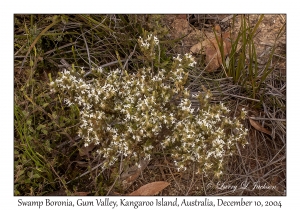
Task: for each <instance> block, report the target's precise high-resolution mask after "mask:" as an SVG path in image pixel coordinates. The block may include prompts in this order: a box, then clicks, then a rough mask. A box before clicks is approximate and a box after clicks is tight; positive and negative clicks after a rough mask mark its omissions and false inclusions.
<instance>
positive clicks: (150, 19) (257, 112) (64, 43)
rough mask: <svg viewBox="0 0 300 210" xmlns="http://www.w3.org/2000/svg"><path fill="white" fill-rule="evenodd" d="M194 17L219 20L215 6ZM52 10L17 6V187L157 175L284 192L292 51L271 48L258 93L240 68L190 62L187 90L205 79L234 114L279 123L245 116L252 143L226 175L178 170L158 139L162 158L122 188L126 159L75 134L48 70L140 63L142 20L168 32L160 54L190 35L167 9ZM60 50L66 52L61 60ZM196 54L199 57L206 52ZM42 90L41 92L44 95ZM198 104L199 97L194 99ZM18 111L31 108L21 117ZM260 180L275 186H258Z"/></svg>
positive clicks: (40, 188) (187, 182)
mask: <svg viewBox="0 0 300 210" xmlns="http://www.w3.org/2000/svg"><path fill="white" fill-rule="evenodd" d="M189 17H190V19H191V21H190V22H191V23H193V24H194V26H195V27H198V28H201V27H202V28H203V27H207V26H208V25H210V26H211V25H212V24H213V23H215V21H217V18H218V16H217V15H216V16H215V17H216V18H213V16H211V15H210V16H206V18H207V17H209V20H210V21H208V22H207V21H206V20H205V16H196V15H195V16H189ZM52 19H53V15H16V16H15V25H16V27H15V108H17V109H18V111H16V110H15V194H16V195H18V194H20V195H45V194H47V193H48V195H49V193H51V195H59V194H66V193H67V194H68V195H74V194H76V192H88V193H89V194H90V195H107V194H110V195H112V194H116V193H122V194H127V193H130V192H132V191H134V190H136V189H137V188H138V187H140V186H143V185H145V184H147V183H150V182H153V181H167V182H169V183H170V186H168V187H167V188H166V189H164V190H163V191H162V192H161V195H257V196H258V195H284V193H285V190H286V76H285V73H284V72H283V71H282V66H285V54H284V53H283V54H280V52H279V53H278V52H276V53H275V54H274V55H272V57H271V58H270V59H271V62H270V65H271V67H272V68H273V71H272V72H270V74H268V75H267V77H266V78H265V80H264V81H263V83H262V85H261V86H260V88H259V89H257V91H256V94H255V97H253V94H252V92H251V91H250V92H249V88H247V86H244V85H241V84H239V83H236V82H235V80H234V79H233V78H232V77H225V76H224V74H223V73H224V71H223V70H219V71H216V72H214V73H207V72H205V71H204V66H203V64H201V63H200V64H199V66H198V67H197V68H196V69H195V70H193V71H192V72H190V77H189V83H188V89H189V90H191V91H192V92H196V91H202V89H201V85H204V86H205V87H206V88H209V89H210V90H211V91H212V93H213V101H212V102H213V103H219V102H223V103H226V104H227V105H228V106H229V107H230V108H231V110H232V113H231V114H232V116H237V115H238V114H239V112H240V110H241V108H243V107H245V108H246V110H248V111H249V118H251V119H253V120H256V121H257V122H258V123H259V124H260V125H262V126H263V127H264V128H266V129H268V130H269V131H271V135H268V134H265V133H262V132H261V131H259V130H257V129H255V128H254V127H253V126H251V125H250V123H249V119H247V120H246V121H245V122H244V123H245V126H246V127H247V128H248V129H249V136H248V142H249V144H248V146H247V147H245V148H241V147H239V150H238V154H236V155H235V156H233V157H230V160H231V161H230V162H229V163H228V165H227V168H226V173H225V174H224V176H222V177H221V179H220V180H216V179H215V178H212V176H210V175H209V174H208V176H204V175H196V174H195V172H194V168H193V167H191V168H189V169H188V170H187V171H186V172H185V173H182V172H181V173H179V172H177V170H176V169H175V167H174V164H173V161H172V159H170V157H169V155H167V154H165V153H164V152H163V151H161V150H160V149H159V148H157V150H156V151H155V155H154V158H153V159H152V160H151V161H150V163H148V165H147V167H145V169H144V170H143V171H142V173H141V175H140V176H139V178H138V179H136V180H135V181H134V183H133V184H132V185H131V186H129V187H128V188H126V189H123V188H122V186H121V184H120V183H119V181H118V180H117V178H116V177H118V176H119V175H120V173H119V170H118V169H116V168H112V169H111V170H106V171H101V170H100V168H99V166H100V165H101V161H100V160H99V159H98V158H97V156H96V154H95V153H94V151H93V150H91V151H88V152H86V153H85V154H86V155H79V150H82V143H81V142H80V139H78V138H77V137H76V125H77V123H78V110H70V109H68V108H66V107H64V105H63V103H62V102H61V99H60V98H58V97H53V96H52V95H50V94H49V92H48V91H49V89H48V86H47V85H46V83H48V82H49V73H50V74H51V77H53V78H55V75H56V74H57V72H58V71H59V70H60V69H61V68H66V67H69V68H72V66H73V67H84V69H85V70H86V71H87V72H88V71H89V70H90V69H91V68H92V67H94V68H96V67H99V66H102V67H103V66H105V67H106V68H107V71H109V70H110V69H115V68H117V67H119V66H124V67H125V68H127V69H128V71H131V70H132V69H136V68H140V67H142V66H143V60H142V59H140V57H139V56H140V55H141V54H140V53H139V49H137V48H136V43H135V39H136V38H137V37H138V36H139V35H140V34H141V33H142V31H143V29H146V30H149V31H155V32H156V33H157V34H158V35H159V37H160V39H161V40H163V42H162V45H161V49H162V53H161V55H160V56H161V63H164V62H168V59H167V58H168V57H169V56H171V57H172V56H174V55H176V54H177V53H178V52H177V51H176V49H178V45H180V44H182V43H181V42H180V40H171V39H170V36H169V35H168V27H169V26H168V25H164V23H165V22H164V21H163V19H161V17H159V16H157V15H154V16H151V15H67V16H65V15H60V16H58V17H56V19H55V21H54V23H55V24H52V25H51V20H52ZM157 22H158V23H159V24H157ZM181 47H184V46H181ZM62 59H64V62H61V60H62ZM198 59H199V61H200V62H201V59H202V58H201V57H199V58H198ZM68 65H69V66H68ZM246 85H248V84H246ZM249 85H251V84H249ZM26 96H28V97H26ZM41 96H42V98H43V100H40V98H41ZM193 106H194V107H197V106H198V105H197V103H196V102H194V103H193ZM17 113H23V114H24V116H23V115H20V118H16V114H17ZM26 113H27V114H26ZM29 121H30V122H31V124H30V126H29V124H28V122H29ZM25 125H26V126H25ZM40 125H42V126H40ZM43 125H44V126H46V127H43ZM38 126H40V127H39V130H38V132H34V131H31V130H30V129H33V130H37V128H38ZM25 128H26V129H27V130H26V133H25V132H24V129H25ZM28 129H29V130H28ZM20 133H22V135H20ZM22 136H23V137H25V138H24V139H27V143H28V144H29V145H31V146H32V151H28V149H26V148H28V147H26V148H25V145H24V141H23V140H22ZM28 137H30V138H28ZM45 140H46V141H45ZM92 149H93V148H92ZM30 154H33V155H30ZM37 161H38V164H40V165H37ZM89 177H91V179H89ZM222 184H223V186H222ZM247 184H248V185H247ZM246 185H247V186H246ZM254 185H257V186H258V185H260V186H265V187H272V186H274V187H275V188H272V189H253V188H254ZM235 186H236V189H235ZM243 186H244V187H243Z"/></svg>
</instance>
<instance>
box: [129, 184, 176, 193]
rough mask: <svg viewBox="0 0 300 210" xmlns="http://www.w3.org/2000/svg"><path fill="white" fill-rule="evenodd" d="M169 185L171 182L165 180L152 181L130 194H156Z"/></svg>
mask: <svg viewBox="0 0 300 210" xmlns="http://www.w3.org/2000/svg"><path fill="white" fill-rule="evenodd" d="M169 185H170V183H169V182H163V181H159V182H152V183H149V184H146V185H144V186H142V187H140V188H139V189H137V190H136V191H133V192H132V193H130V194H128V195H145V196H150V195H156V194H158V193H159V192H160V191H162V190H163V189H165V188H166V187H167V186H169Z"/></svg>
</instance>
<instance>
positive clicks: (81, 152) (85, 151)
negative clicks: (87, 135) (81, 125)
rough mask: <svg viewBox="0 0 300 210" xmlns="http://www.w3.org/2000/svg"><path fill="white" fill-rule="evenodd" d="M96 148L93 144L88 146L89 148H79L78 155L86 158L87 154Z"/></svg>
mask: <svg viewBox="0 0 300 210" xmlns="http://www.w3.org/2000/svg"><path fill="white" fill-rule="evenodd" d="M95 147H96V145H95V144H94V143H92V144H90V145H89V146H87V147H85V146H83V147H81V148H80V149H79V155H80V156H81V157H82V156H88V154H89V152H90V151H92V150H93V149H94V148H95Z"/></svg>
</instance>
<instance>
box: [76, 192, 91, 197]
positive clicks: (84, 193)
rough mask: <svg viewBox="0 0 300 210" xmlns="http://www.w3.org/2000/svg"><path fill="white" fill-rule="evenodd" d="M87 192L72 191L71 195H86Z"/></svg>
mask: <svg viewBox="0 0 300 210" xmlns="http://www.w3.org/2000/svg"><path fill="white" fill-rule="evenodd" d="M88 194H89V192H74V193H73V195H74V196H87V195H88Z"/></svg>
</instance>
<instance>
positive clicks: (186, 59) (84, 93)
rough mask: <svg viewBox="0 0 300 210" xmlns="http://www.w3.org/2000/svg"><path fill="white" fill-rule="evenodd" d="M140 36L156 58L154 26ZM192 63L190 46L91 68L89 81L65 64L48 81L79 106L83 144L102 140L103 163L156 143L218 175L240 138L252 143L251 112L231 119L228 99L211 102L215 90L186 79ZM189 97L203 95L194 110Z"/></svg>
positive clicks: (183, 164)
mask: <svg viewBox="0 0 300 210" xmlns="http://www.w3.org/2000/svg"><path fill="white" fill-rule="evenodd" d="M138 43H139V45H140V48H141V51H142V52H143V53H144V55H145V57H147V58H148V59H150V60H151V59H154V58H155V56H156V53H155V51H156V50H157V48H158V47H157V46H158V45H159V40H158V39H157V37H155V36H153V35H152V34H149V35H147V36H145V38H141V37H140V38H139V39H138ZM195 64H196V62H195V61H194V58H193V57H192V56H191V55H190V54H185V55H183V56H182V55H177V56H176V57H174V58H173V63H172V65H170V66H169V67H167V68H165V69H153V67H148V66H145V67H144V68H141V69H138V70H136V71H135V72H134V73H128V72H127V71H125V70H121V69H116V70H114V71H110V72H109V73H104V72H105V71H103V69H102V68H98V69H94V70H92V73H93V75H94V76H95V77H94V79H92V80H90V79H89V81H87V79H85V77H84V75H85V73H86V72H84V71H83V70H81V69H79V70H72V71H68V70H64V71H63V72H61V73H60V74H59V77H58V78H57V79H56V80H55V81H53V82H51V83H50V86H51V90H52V91H53V92H58V93H60V94H61V95H62V96H63V98H64V101H65V103H66V105H68V106H72V105H76V106H77V107H78V108H79V109H80V126H79V127H78V135H79V136H80V137H82V139H83V140H84V145H85V146H88V145H90V144H92V143H93V144H96V145H98V150H97V152H98V154H99V155H100V156H101V158H102V159H103V161H104V162H103V168H107V167H110V166H113V165H114V164H116V163H118V162H119V161H121V160H122V161H125V162H127V163H128V164H132V163H136V164H137V163H138V162H139V160H141V159H148V160H150V159H151V157H152V155H153V153H154V152H153V151H154V148H155V150H156V151H157V150H163V151H164V152H165V154H170V155H171V157H172V158H173V160H174V162H175V166H176V167H177V169H178V170H186V169H187V167H189V165H191V164H196V165H195V166H196V168H197V172H198V173H204V174H206V173H208V172H213V173H214V175H216V176H220V175H221V174H222V170H223V166H224V163H225V162H226V157H228V156H229V155H232V154H233V153H234V152H235V150H236V145H237V144H238V143H239V144H241V145H243V146H244V145H245V144H246V143H247V141H246V135H247V129H245V128H244V127H243V125H242V123H241V122H240V120H241V119H244V117H245V115H246V112H245V111H242V114H241V117H239V118H234V119H231V118H230V117H229V112H230V110H229V109H228V108H227V107H226V106H224V104H222V103H220V104H210V103H209V100H210V97H211V95H212V94H211V93H210V91H209V90H206V89H205V88H204V92H202V93H200V92H199V93H198V94H195V95H192V96H191V95H190V92H189V90H188V89H185V88H184V85H185V83H186V81H187V78H188V69H189V68H193V67H195ZM191 97H192V98H197V99H198V101H199V108H197V109H196V110H195V109H193V108H191Z"/></svg>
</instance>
